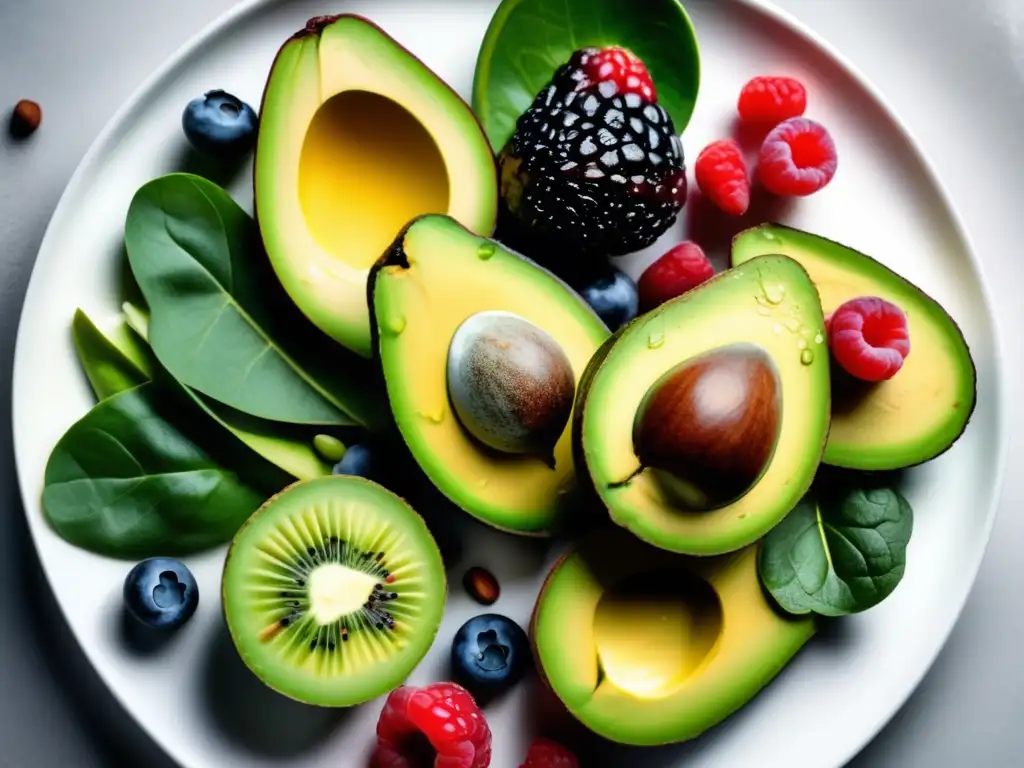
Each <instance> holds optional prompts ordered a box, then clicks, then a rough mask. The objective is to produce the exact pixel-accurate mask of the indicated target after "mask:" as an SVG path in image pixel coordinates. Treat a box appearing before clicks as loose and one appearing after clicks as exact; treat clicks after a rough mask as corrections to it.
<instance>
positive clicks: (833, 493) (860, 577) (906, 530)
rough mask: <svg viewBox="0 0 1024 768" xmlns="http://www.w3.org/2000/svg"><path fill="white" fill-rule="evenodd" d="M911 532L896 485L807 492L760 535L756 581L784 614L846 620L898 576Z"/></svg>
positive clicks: (877, 597) (910, 517)
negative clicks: (847, 616) (840, 617)
mask: <svg viewBox="0 0 1024 768" xmlns="http://www.w3.org/2000/svg"><path fill="white" fill-rule="evenodd" d="M912 531H913V511H912V510H911V507H910V504H909V503H908V502H907V500H906V499H905V498H904V497H903V496H902V495H901V494H900V493H899V491H897V490H895V489H894V488H889V487H885V486H882V485H875V484H871V485H867V486H866V487H854V486H851V485H845V484H843V485H831V484H830V485H828V486H827V487H822V488H815V489H812V490H811V492H809V493H808V494H807V495H806V496H805V497H804V498H803V499H802V500H801V501H800V503H799V504H797V506H796V507H795V508H794V509H793V511H792V512H790V513H789V514H788V515H787V516H786V518H785V519H784V520H783V521H782V522H781V523H779V524H778V525H777V526H776V527H775V528H773V529H772V530H771V531H770V532H769V533H768V535H767V536H765V538H764V540H763V542H762V544H761V551H760V555H759V560H758V572H759V574H760V577H761V582H762V583H763V584H764V586H765V587H766V588H767V590H768V591H769V592H770V593H771V594H772V596H773V597H774V598H775V600H776V601H777V602H778V604H779V605H780V606H781V607H782V608H783V609H784V610H785V611H787V612H789V613H793V614H806V613H818V614H821V615H823V616H844V615H847V614H851V613H858V612H860V611H864V610H867V609H868V608H871V607H873V606H875V605H877V604H878V603H880V602H882V600H884V599H885V598H887V597H888V596H889V595H890V594H892V592H893V590H894V589H896V586H897V585H898V584H899V582H900V580H901V579H902V578H903V572H904V569H905V567H906V557H907V544H908V543H909V542H910V536H911V533H912Z"/></svg>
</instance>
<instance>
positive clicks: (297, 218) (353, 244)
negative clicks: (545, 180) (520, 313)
mask: <svg viewBox="0 0 1024 768" xmlns="http://www.w3.org/2000/svg"><path fill="white" fill-rule="evenodd" d="M254 183H255V205H256V213H257V217H258V220H259V225H260V230H261V232H262V234H263V241H264V245H265V247H266V250H267V254H268V255H269V257H270V261H271V263H272V264H273V267H274V271H275V272H276V274H277V276H278V278H279V279H280V281H281V283H282V285H283V286H284V289H285V290H286V291H287V293H288V295H289V296H290V297H291V299H292V300H293V301H294V302H295V304H296V305H297V306H298V307H299V309H300V310H301V311H302V312H303V313H304V314H305V315H306V316H307V317H308V318H309V320H310V321H311V322H312V323H313V324H314V325H316V326H317V327H319V328H320V329H321V330H322V331H324V332H325V333H326V334H328V335H329V336H331V337H332V338H334V339H335V340H337V341H338V342H340V343H341V344H343V345H345V346H346V347H348V348H349V349H351V350H353V351H354V352H357V353H359V354H361V355H363V356H364V357H370V355H371V351H370V350H371V347H370V321H369V314H368V312H367V307H366V279H367V275H368V272H369V269H370V267H371V266H372V265H373V263H374V262H375V261H376V260H377V259H378V258H379V257H380V255H381V253H383V252H384V250H385V249H386V248H387V247H388V245H389V244H390V243H391V241H392V240H393V239H394V237H395V235H396V233H397V232H398V231H399V230H400V229H401V228H402V227H403V226H404V225H405V224H406V223H407V222H408V221H409V220H411V219H412V218H414V217H415V216H418V215H420V214H423V213H446V214H448V215H450V216H452V217H453V218H455V219H456V220H458V221H460V222H461V223H462V224H464V225H465V226H466V227H468V228H469V229H471V230H472V231H474V232H477V233H479V234H483V235H489V234H491V233H492V232H493V230H494V226H495V220H496V216H497V196H498V191H497V176H496V170H495V162H494V155H493V153H492V152H491V148H490V145H489V144H488V142H487V137H486V136H485V135H484V132H483V129H482V128H481V127H480V124H479V123H478V122H477V119H476V117H475V116H474V115H473V113H472V111H471V110H470V108H469V106H468V105H467V104H466V103H465V102H464V101H463V100H462V99H461V98H460V97H459V96H458V94H456V93H455V91H453V90H452V89H451V88H449V87H448V86H447V85H446V84H445V83H444V82H443V81H442V80H441V79H440V78H439V77H438V76H437V75H436V74H434V73H433V72H432V71H431V70H430V69H428V68H427V67H426V65H424V64H423V62H421V61H420V60H419V59H417V58H416V57H415V56H413V55H412V54H411V53H409V51H407V50H406V49H405V48H403V47H402V46H401V45H399V44H398V43H397V42H396V41H395V40H394V39H392V38H391V37H389V36H388V35H387V34H386V33H385V32H384V31H383V30H381V29H380V28H379V27H377V26H376V25H374V24H373V23H371V22H369V21H367V20H366V19H364V18H362V17H359V16H355V15H348V14H343V15H340V16H325V17H318V18H314V19H311V20H310V21H309V23H308V24H307V25H306V27H305V29H303V30H302V31H300V32H298V33H297V34H295V35H294V36H293V37H292V38H291V39H289V40H288V41H287V42H286V43H285V44H284V45H283V46H282V48H281V49H280V51H279V52H278V54H277V58H276V59H275V61H274V64H273V67H272V69H271V72H270V76H269V79H268V81H267V85H266V88H265V90H264V93H263V103H262V107H261V110H260V128H259V135H258V140H257V146H256V167H255V182H254Z"/></svg>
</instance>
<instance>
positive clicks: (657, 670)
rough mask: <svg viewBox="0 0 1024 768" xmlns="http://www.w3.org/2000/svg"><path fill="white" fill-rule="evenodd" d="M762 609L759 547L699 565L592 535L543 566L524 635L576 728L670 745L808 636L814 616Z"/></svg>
mask: <svg viewBox="0 0 1024 768" xmlns="http://www.w3.org/2000/svg"><path fill="white" fill-rule="evenodd" d="M769 601H770V598H768V597H766V594H765V592H764V590H763V589H762V588H761V584H760V582H759V580H758V575H757V552H756V545H752V546H750V547H746V548H744V549H742V550H739V551H738V552H733V553H730V554H726V555H719V556H717V557H704V558H696V557H689V556H686V555H676V554H672V553H670V552H665V551H664V550H659V549H654V548H652V547H649V546H647V545H645V544H643V543H642V542H640V541H638V540H637V539H635V538H633V537H631V536H629V535H628V534H625V533H624V532H621V531H620V532H615V531H601V532H599V533H597V534H594V535H592V537H591V538H590V539H587V540H584V542H582V543H581V544H580V545H579V546H578V547H577V549H576V550H575V551H572V552H571V553H570V554H569V555H568V556H567V557H566V558H565V559H563V560H562V561H560V562H559V563H558V564H557V565H556V566H555V568H554V569H553V570H552V572H551V574H550V575H549V577H548V580H547V582H546V583H545V585H544V588H543V589H542V591H541V594H540V597H539V598H538V601H537V604H536V607H535V609H534V614H533V620H532V625H531V635H532V639H533V643H534V647H535V652H536V658H537V664H538V666H539V668H540V671H541V674H542V675H543V677H544V678H545V680H546V682H547V684H548V685H549V686H550V688H551V689H552V690H553V691H554V693H555V694H556V695H557V696H558V698H559V699H560V700H561V701H562V703H563V704H564V705H565V707H566V709H568V710H569V712H570V713H572V715H573V716H574V717H576V718H577V719H578V720H579V721H580V722H581V723H583V725H585V726H586V727H587V728H589V729H590V730H591V731H593V732H595V733H597V734H598V735H600V736H602V737H604V738H606V739H608V740H610V741H613V742H617V743H620V744H631V745H637V746H654V745H659V744H670V743H675V742H680V741H686V740H688V739H692V738H694V737H696V736H698V735H700V734H701V733H703V732H704V731H706V730H707V729H709V728H711V727H712V726H714V725H716V724H717V723H720V722H721V721H722V720H724V719H725V718H727V717H728V716H729V715H731V714H732V713H733V712H735V711H736V710H738V709H740V708H741V707H742V706H744V705H745V704H746V703H747V702H749V701H750V700H751V699H752V698H753V697H754V696H755V695H756V694H757V692H758V691H760V690H761V689H762V688H763V687H764V686H765V685H767V684H768V683H769V682H770V681H771V680H772V678H774V677H775V676H776V675H777V674H778V673H779V671H780V670H782V668H783V667H785V666H786V664H788V663H789V661H790V660H791V659H792V657H793V656H794V655H795V654H796V653H797V651H799V650H800V648H801V647H802V646H803V645H804V644H805V643H806V642H807V641H808V640H809V639H810V638H811V637H812V636H813V635H814V633H815V630H816V624H815V619H814V618H812V617H794V616H788V615H785V614H783V613H782V612H780V611H778V610H777V609H776V608H775V607H774V606H773V605H772V604H771V603H770V602H769Z"/></svg>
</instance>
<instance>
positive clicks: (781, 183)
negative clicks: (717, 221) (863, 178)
mask: <svg viewBox="0 0 1024 768" xmlns="http://www.w3.org/2000/svg"><path fill="white" fill-rule="evenodd" d="M838 162H839V160H838V157H837V156H836V146H835V144H834V143H833V141H832V137H831V136H830V135H829V132H828V131H827V130H825V128H824V126H821V125H819V124H818V123H816V122H814V121H813V120H808V119H807V118H806V117H794V118H792V119H790V120H786V121H784V122H782V123H779V124H778V125H777V126H775V128H773V129H772V131H771V133H769V134H768V135H767V136H766V137H765V140H764V143H763V144H762V145H761V153H760V156H759V157H758V167H757V172H758V176H759V177H760V179H761V183H762V184H764V185H765V187H767V189H768V191H769V192H773V193H775V194H776V195H793V196H797V197H803V196H806V195H810V194H813V193H814V192H817V191H818V190H819V189H821V188H822V187H824V186H825V185H826V184H828V183H829V182H830V181H832V177H833V176H835V173H836V166H837V165H838Z"/></svg>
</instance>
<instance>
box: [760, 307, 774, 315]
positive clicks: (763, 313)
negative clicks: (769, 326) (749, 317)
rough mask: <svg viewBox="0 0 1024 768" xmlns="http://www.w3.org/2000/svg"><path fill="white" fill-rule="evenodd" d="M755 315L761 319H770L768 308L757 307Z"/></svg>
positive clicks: (770, 312)
mask: <svg viewBox="0 0 1024 768" xmlns="http://www.w3.org/2000/svg"><path fill="white" fill-rule="evenodd" d="M757 314H759V315H761V317H770V316H771V314H772V311H771V310H770V309H768V307H758V308H757Z"/></svg>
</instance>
